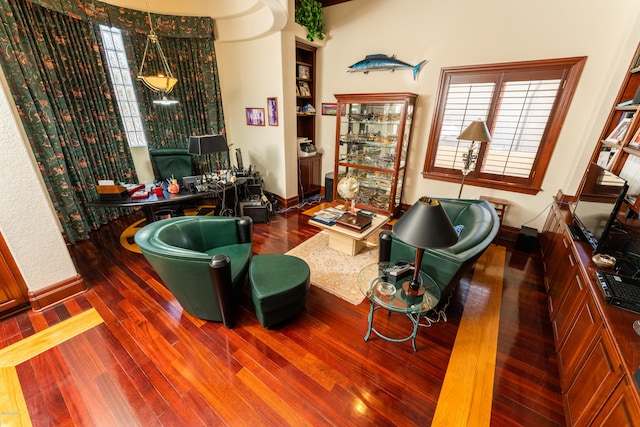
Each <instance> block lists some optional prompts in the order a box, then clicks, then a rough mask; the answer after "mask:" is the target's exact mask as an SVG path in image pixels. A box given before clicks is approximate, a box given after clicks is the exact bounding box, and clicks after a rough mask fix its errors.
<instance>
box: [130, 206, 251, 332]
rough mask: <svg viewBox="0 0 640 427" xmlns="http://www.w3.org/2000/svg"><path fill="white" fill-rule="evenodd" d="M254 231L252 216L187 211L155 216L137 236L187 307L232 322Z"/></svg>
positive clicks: (194, 312)
mask: <svg viewBox="0 0 640 427" xmlns="http://www.w3.org/2000/svg"><path fill="white" fill-rule="evenodd" d="M252 234H253V222H252V220H251V218H249V217H241V218H230V217H216V216H188V217H177V218H170V219H165V220H162V221H155V222H152V223H151V224H148V225H146V226H145V227H143V228H142V229H141V230H140V231H138V232H137V233H136V234H135V236H134V240H135V242H136V244H137V245H138V247H139V248H140V251H141V252H142V254H143V255H144V256H145V258H146V259H147V260H148V261H149V263H150V264H151V266H152V267H153V269H154V270H155V271H156V272H157V273H158V276H160V278H161V279H162V281H163V282H164V283H165V285H166V286H167V288H168V289H169V290H170V291H171V293H173V295H174V296H175V297H176V299H177V300H178V302H179V303H180V305H181V306H182V308H184V310H185V311H187V312H188V313H190V314H192V315H194V316H196V317H199V318H201V319H205V320H213V321H218V322H219V321H222V322H224V324H225V326H227V327H232V325H233V316H232V311H233V307H234V306H235V305H236V304H237V302H238V301H239V299H240V296H241V294H242V287H243V286H244V284H245V282H246V280H247V273H248V270H249V263H250V262H251V256H252V249H253V248H252Z"/></svg>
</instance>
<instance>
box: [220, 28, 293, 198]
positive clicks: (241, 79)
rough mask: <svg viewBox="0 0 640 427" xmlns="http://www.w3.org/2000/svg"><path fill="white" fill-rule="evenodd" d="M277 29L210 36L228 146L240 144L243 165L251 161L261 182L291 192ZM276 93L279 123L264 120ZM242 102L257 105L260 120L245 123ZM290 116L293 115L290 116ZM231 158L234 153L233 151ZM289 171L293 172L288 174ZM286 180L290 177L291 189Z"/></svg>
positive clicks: (275, 190)
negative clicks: (242, 37) (234, 38)
mask: <svg viewBox="0 0 640 427" xmlns="http://www.w3.org/2000/svg"><path fill="white" fill-rule="evenodd" d="M281 46H282V34H281V33H278V34H273V35H270V36H267V37H265V38H262V39H259V40H255V41H250V42H234V43H219V42H216V56H217V58H218V69H219V72H220V88H221V91H222V103H223V105H224V115H225V122H226V128H227V142H228V143H229V144H233V146H231V147H230V148H231V151H232V152H233V153H234V154H235V149H236V148H240V149H241V151H242V158H243V162H244V165H245V167H246V166H248V165H249V164H251V165H253V166H255V167H256V168H257V170H258V171H259V172H260V173H261V174H262V177H263V179H264V181H265V188H266V189H267V190H268V191H271V192H273V193H276V194H278V195H282V196H286V195H292V194H295V193H294V191H295V180H296V179H297V178H296V177H297V175H296V174H295V172H296V171H295V166H293V167H292V164H291V163H290V162H289V163H287V158H289V159H290V158H291V156H285V153H286V150H285V129H286V123H287V117H286V115H285V111H287V109H286V99H285V98H283V96H282V94H283V78H282V76H283V72H284V71H283V60H282V58H283V54H282V48H281ZM269 97H277V98H278V115H279V125H278V126H269V125H268V124H267V123H266V115H267V111H266V110H267V98H269ZM246 108H263V109H264V110H265V126H249V125H247V122H246V116H245V113H246ZM294 118H295V117H294ZM233 159H234V164H235V155H234V156H233ZM292 174H293V175H292ZM287 182H294V188H293V191H292V189H290V188H287Z"/></svg>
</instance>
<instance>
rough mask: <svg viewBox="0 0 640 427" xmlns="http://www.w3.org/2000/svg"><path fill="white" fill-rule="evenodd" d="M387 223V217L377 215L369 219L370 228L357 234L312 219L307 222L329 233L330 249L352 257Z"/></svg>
mask: <svg viewBox="0 0 640 427" xmlns="http://www.w3.org/2000/svg"><path fill="white" fill-rule="evenodd" d="M387 222H389V217H388V216H384V215H381V214H378V215H376V216H374V217H373V218H372V219H371V227H369V228H367V229H366V230H364V231H363V232H362V233H359V232H357V231H355V230H351V229H349V228H347V227H343V226H341V225H337V224H334V225H327V224H323V223H321V222H317V221H314V220H313V219H310V220H309V224H311V225H314V226H316V227H319V228H322V229H324V230H327V231H328V232H329V247H330V248H332V249H335V250H337V251H340V252H342V253H345V254H347V255H352V256H353V255H356V254H357V253H358V252H360V251H361V250H362V249H363V248H364V247H365V246H366V245H367V242H366V241H367V239H368V238H369V237H371V236H373V235H374V234H375V233H376V232H377V231H378V230H379V229H380V227H382V226H383V225H385V224H386V223H387Z"/></svg>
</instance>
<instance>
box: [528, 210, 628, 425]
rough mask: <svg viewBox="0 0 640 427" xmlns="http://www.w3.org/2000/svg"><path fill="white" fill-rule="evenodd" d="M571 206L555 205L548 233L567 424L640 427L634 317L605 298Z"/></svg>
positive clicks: (549, 282) (548, 277)
mask: <svg viewBox="0 0 640 427" xmlns="http://www.w3.org/2000/svg"><path fill="white" fill-rule="evenodd" d="M571 223H572V216H571V212H570V211H569V208H568V206H567V205H566V204H562V203H560V202H558V201H557V200H556V201H555V202H554V203H553V205H552V208H551V211H550V212H549V216H548V217H547V221H546V223H545V225H544V228H543V231H542V234H541V236H540V237H541V249H542V253H543V261H544V269H545V277H544V282H545V287H546V290H547V295H548V304H549V315H550V319H551V324H552V327H553V334H554V339H555V345H556V354H557V359H558V370H559V373H560V384H561V387H562V395H563V399H564V407H565V416H566V422H567V425H572V426H591V425H594V426H640V390H639V388H638V386H637V385H636V384H635V382H634V379H633V375H634V373H635V372H636V370H637V369H638V367H639V366H640V336H638V335H636V334H635V333H634V331H633V328H632V324H633V321H634V320H636V319H640V314H634V313H631V312H628V311H625V310H622V309H619V308H615V307H611V306H609V305H608V304H607V303H606V301H605V300H604V298H603V296H602V293H601V291H600V289H599V284H598V283H597V279H596V277H595V272H594V271H595V269H596V266H595V265H594V264H593V263H592V262H591V255H592V251H591V246H589V245H588V244H586V243H581V242H575V241H574V240H573V239H572V237H571V234H570V232H569V230H568V228H567V225H568V224H571Z"/></svg>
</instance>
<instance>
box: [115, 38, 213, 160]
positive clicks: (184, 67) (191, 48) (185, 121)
mask: <svg viewBox="0 0 640 427" xmlns="http://www.w3.org/2000/svg"><path fill="white" fill-rule="evenodd" d="M123 35H124V36H125V45H126V48H127V50H128V51H132V52H133V53H132V54H131V53H128V56H129V58H137V59H138V64H131V68H132V69H135V70H136V72H137V70H138V67H139V62H140V61H141V59H142V55H143V53H144V47H145V42H146V35H140V34H136V33H133V32H126V33H124V32H123ZM159 42H160V45H161V46H162V51H163V52H164V54H165V56H166V58H167V60H168V61H169V66H170V67H171V71H172V72H173V74H174V75H175V76H177V78H178V83H177V84H176V86H175V88H174V89H173V91H172V92H171V93H170V94H169V98H173V99H176V100H178V101H179V104H176V105H158V104H154V103H153V101H154V100H156V99H159V98H160V95H159V94H157V93H154V92H152V91H151V90H149V89H147V88H146V87H145V86H144V85H143V84H140V83H139V84H137V85H136V89H137V96H138V102H139V103H140V111H141V112H142V115H143V123H144V125H145V132H146V135H147V141H148V144H149V146H150V147H154V148H159V147H166V148H174V147H186V146H187V144H188V140H189V136H191V135H211V134H220V133H224V116H223V113H222V99H221V95H220V84H219V80H218V76H217V72H216V61H215V51H214V49H213V43H211V41H210V40H203V39H184V38H173V37H164V38H159ZM157 62H158V61H157V58H156V55H155V51H153V52H152V54H151V55H148V56H147V65H145V74H146V70H149V71H151V70H161V67H159V66H158V65H157ZM150 74H151V73H150ZM152 74H155V73H152ZM208 157H209V156H206V157H205V159H206V163H207V164H206V165H202V164H201V161H202V160H203V159H201V158H199V157H196V158H194V160H195V161H196V163H197V169H198V171H200V172H201V171H202V170H203V167H205V170H211V168H212V165H211V164H210V163H208V162H210V159H209V158H208Z"/></svg>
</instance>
